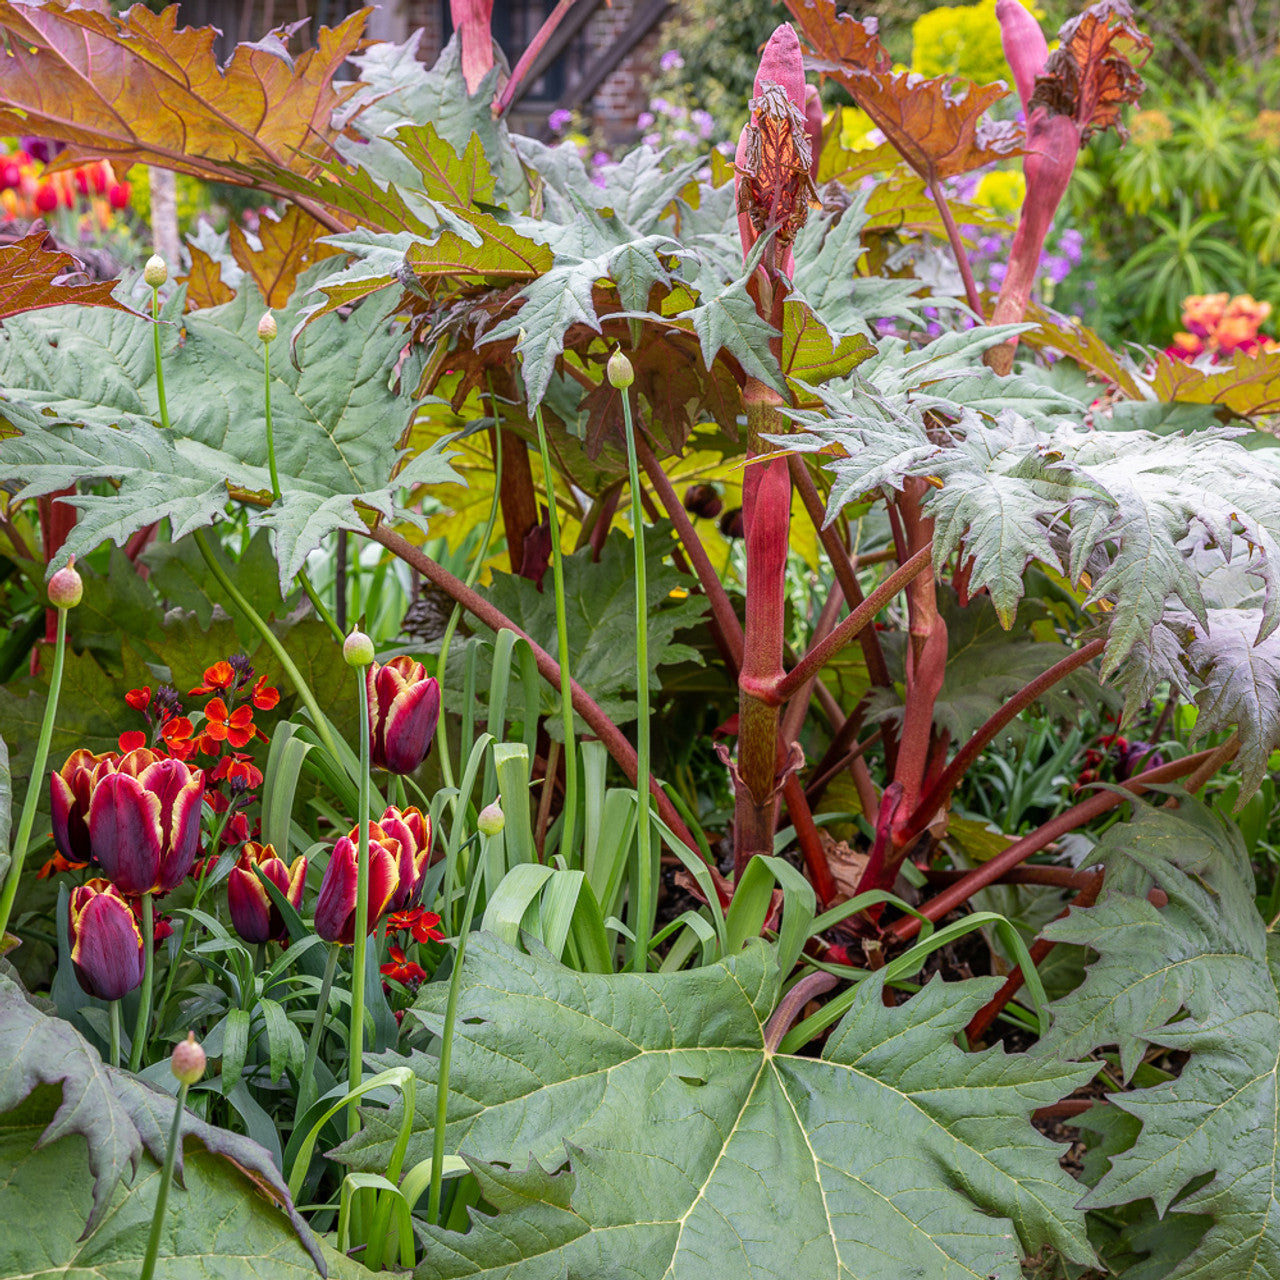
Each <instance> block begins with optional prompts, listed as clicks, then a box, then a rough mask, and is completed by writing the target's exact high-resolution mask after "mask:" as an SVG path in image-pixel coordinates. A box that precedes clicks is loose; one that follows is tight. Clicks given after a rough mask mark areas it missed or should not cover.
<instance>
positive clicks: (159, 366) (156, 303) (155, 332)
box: [151, 287, 169, 430]
mask: <svg viewBox="0 0 1280 1280" xmlns="http://www.w3.org/2000/svg"><path fill="white" fill-rule="evenodd" d="M151 338H152V343H153V346H154V349H155V353H156V396H157V397H158V398H159V400H160V425H161V426H162V427H164V428H165V429H166V430H168V428H169V402H168V400H167V399H166V398H165V394H164V363H163V361H161V359H160V290H159V288H156V287H153V288H152V290H151Z"/></svg>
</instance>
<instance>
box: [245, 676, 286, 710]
mask: <svg viewBox="0 0 1280 1280" xmlns="http://www.w3.org/2000/svg"><path fill="white" fill-rule="evenodd" d="M252 697H253V705H254V706H255V707H257V708H258V710H259V711H270V710H271V709H272V708H273V707H275V705H276V704H277V703H278V702H279V701H280V690H279V689H273V688H271V686H270V685H268V684H267V677H266V676H259V677H258V679H257V682H256V683H255V684H254V686H253V695H252Z"/></svg>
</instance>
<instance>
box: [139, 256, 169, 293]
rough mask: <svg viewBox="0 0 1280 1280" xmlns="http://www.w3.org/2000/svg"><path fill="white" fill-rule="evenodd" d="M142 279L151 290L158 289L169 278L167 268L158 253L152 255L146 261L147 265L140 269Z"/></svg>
mask: <svg viewBox="0 0 1280 1280" xmlns="http://www.w3.org/2000/svg"><path fill="white" fill-rule="evenodd" d="M142 278H143V279H144V280H145V281H146V282H147V283H148V284H149V285H150V286H151V287H152V288H153V289H158V288H159V287H160V286H161V285H162V284H164V282H165V281H166V280H167V279H168V278H169V268H168V267H167V266H165V261H164V259H163V258H162V257H161V256H160V255H159V254H158V253H153V254H152V255H151V257H149V258H148V259H147V265H146V266H145V267H143V269H142Z"/></svg>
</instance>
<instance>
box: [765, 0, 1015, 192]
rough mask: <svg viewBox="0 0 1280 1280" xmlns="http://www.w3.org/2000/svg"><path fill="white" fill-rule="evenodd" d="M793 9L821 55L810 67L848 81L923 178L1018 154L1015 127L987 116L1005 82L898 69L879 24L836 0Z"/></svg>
mask: <svg viewBox="0 0 1280 1280" xmlns="http://www.w3.org/2000/svg"><path fill="white" fill-rule="evenodd" d="M787 8H788V9H790V10H791V14H792V16H793V17H794V18H795V20H796V22H797V23H798V24H799V26H800V30H801V33H802V34H803V36H804V38H805V40H806V41H808V43H809V46H810V48H812V49H813V51H814V53H815V55H816V56H815V57H814V58H813V59H810V60H809V61H808V63H807V65H808V66H809V67H810V68H811V69H812V70H814V71H819V72H821V73H822V74H823V75H826V76H830V77H831V78H832V79H833V80H835V81H836V82H837V83H839V84H842V85H844V87H845V88H846V89H848V90H849V92H850V93H851V94H852V95H853V97H854V100H855V101H856V102H857V104H858V106H860V107H861V108H862V109H863V111H865V112H866V113H867V115H869V116H870V117H871V119H872V120H874V121H875V124H876V127H877V128H878V129H879V130H880V131H881V132H882V133H883V134H884V136H885V137H886V138H887V139H888V140H889V141H890V142H891V143H892V144H893V145H894V147H895V148H896V149H897V150H898V153H899V154H900V155H901V156H902V158H903V159H904V160H906V162H907V163H908V164H909V165H910V166H911V167H912V168H913V169H914V170H915V171H916V172H917V173H918V174H920V176H921V177H922V178H925V179H926V180H931V179H934V178H946V177H950V176H952V175H954V174H957V173H968V172H969V171H970V170H972V169H977V168H980V167H981V166H982V165H984V164H989V163H990V162H991V161H993V160H999V159H1002V158H1004V157H1006V156H1010V155H1013V154H1015V153H1016V152H1017V150H1018V148H1019V146H1020V145H1021V142H1022V137H1021V132H1020V131H1019V130H1018V129H1017V128H1016V126H1013V125H1007V124H997V123H994V122H992V121H987V120H984V118H983V116H984V114H985V112H986V110H987V108H988V107H990V106H991V105H992V104H993V103H995V102H998V101H999V100H1000V99H1001V98H1003V97H1005V96H1006V95H1007V94H1008V92H1009V91H1008V90H1007V89H1006V88H1005V87H1004V85H1002V84H986V85H978V84H972V83H967V82H965V81H960V80H956V79H955V77H953V76H935V77H933V78H932V79H923V78H921V77H920V76H917V75H914V74H912V73H910V72H907V71H894V70H893V60H892V59H891V58H890V57H889V54H888V51H887V50H886V49H885V47H884V46H883V45H882V44H881V43H880V41H879V39H878V37H877V36H876V34H875V30H874V28H872V27H869V26H868V25H867V24H865V23H862V22H857V21H855V20H854V19H853V18H851V17H849V16H848V15H847V14H837V13H836V6H835V0H787Z"/></svg>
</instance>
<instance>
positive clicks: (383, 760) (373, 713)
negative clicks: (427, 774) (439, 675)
mask: <svg viewBox="0 0 1280 1280" xmlns="http://www.w3.org/2000/svg"><path fill="white" fill-rule="evenodd" d="M365 680H366V682H367V685H368V689H369V747H370V753H371V759H372V761H373V763H374V764H375V765H376V766H377V767H378V768H379V769H389V770H390V771H391V772H392V773H412V772H413V771H414V770H415V769H416V768H417V767H418V766H419V765H420V764H421V763H422V762H423V761H424V760H425V759H426V758H427V752H428V751H429V750H430V749H431V739H432V738H434V737H435V733H436V722H437V721H438V720H439V718H440V685H439V683H438V682H437V681H436V679H435V677H434V676H428V675H427V669H426V668H425V667H424V666H423V665H422V663H420V662H415V661H414V660H413V659H412V658H410V657H407V656H406V655H404V654H401V656H400V657H398V658H392V659H391V661H390V662H388V663H387V664H386V666H379V665H378V663H376V662H374V663H372V664H370V666H369V668H368V670H367V671H366V674H365Z"/></svg>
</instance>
